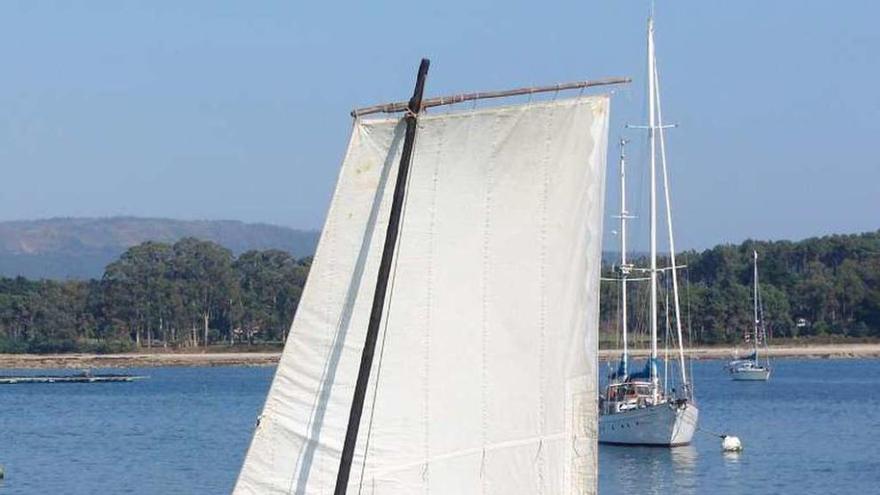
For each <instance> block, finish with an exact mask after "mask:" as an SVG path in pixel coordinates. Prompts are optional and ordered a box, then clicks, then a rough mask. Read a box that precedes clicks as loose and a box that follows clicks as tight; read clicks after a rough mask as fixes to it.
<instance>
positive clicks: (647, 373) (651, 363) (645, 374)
mask: <svg viewBox="0 0 880 495" xmlns="http://www.w3.org/2000/svg"><path fill="white" fill-rule="evenodd" d="M652 367H653V368H654V375H656V374H657V360H656V359H648V362H646V363H645V368H644V369H642V371H639V372H637V373H633V374H632V375H630V376H629V379H630V380H648V379H650V378H651V368H652Z"/></svg>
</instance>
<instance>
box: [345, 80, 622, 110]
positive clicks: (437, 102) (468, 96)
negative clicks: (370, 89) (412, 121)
mask: <svg viewBox="0 0 880 495" xmlns="http://www.w3.org/2000/svg"><path fill="white" fill-rule="evenodd" d="M630 82H632V79H630V78H629V77H609V78H605V79H596V80H593V81H578V82H570V83H562V84H553V85H550V86H533V87H529V88H517V89H508V90H505V91H485V92H481V93H463V94H458V95H452V96H438V97H435V98H428V99H426V100H422V106H421V108H420V110H424V109H426V108H431V107H439V106H441V105H452V104H454V103H462V102H465V101H474V100H487V99H490V98H505V97H508V96H519V95H530V94H536V93H549V92H551V91H565V90H570V89H583V88H591V87H595V86H610V85H614V84H628V83H630ZM408 106H409V102H407V101H398V102H395V103H385V104H383V105H373V106H371V107H364V108H356V109H354V110H352V111H351V116H352V117H355V118H356V117H360V116H363V115H370V114H373V113H396V112H403V111H406V110H407V109H408Z"/></svg>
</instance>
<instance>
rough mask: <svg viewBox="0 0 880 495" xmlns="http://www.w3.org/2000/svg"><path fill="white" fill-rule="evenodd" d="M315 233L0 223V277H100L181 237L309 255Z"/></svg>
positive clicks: (188, 223)
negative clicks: (154, 244)
mask: <svg viewBox="0 0 880 495" xmlns="http://www.w3.org/2000/svg"><path fill="white" fill-rule="evenodd" d="M318 235H319V232H318V231H313V230H295V229H291V228H288V227H280V226H277V225H268V224H261V223H244V222H238V221H231V220H171V219H167V218H136V217H111V218H51V219H47V220H22V221H9V222H0V275H2V276H7V277H15V276H18V275H21V276H24V277H27V278H32V279H39V278H48V279H87V278H99V277H101V275H102V274H103V272H104V267H105V266H106V265H107V264H108V263H110V262H111V261H113V260H115V259H116V258H118V257H119V255H120V254H122V252H123V251H125V250H126V249H128V248H129V247H131V246H134V245H137V244H140V243H141V242H144V241H159V242H174V241H176V240H178V239H181V238H183V237H196V238H199V239H203V240H209V241H214V242H216V243H218V244H220V245H222V246H225V247H226V248H228V249H229V250H231V251H232V252H234V253H235V254H240V253H242V252H244V251H247V250H249V249H281V250H284V251H287V252H289V253H291V254H292V255H293V256H296V257H303V256H308V255H312V254H314V252H315V246H316V245H317V242H318Z"/></svg>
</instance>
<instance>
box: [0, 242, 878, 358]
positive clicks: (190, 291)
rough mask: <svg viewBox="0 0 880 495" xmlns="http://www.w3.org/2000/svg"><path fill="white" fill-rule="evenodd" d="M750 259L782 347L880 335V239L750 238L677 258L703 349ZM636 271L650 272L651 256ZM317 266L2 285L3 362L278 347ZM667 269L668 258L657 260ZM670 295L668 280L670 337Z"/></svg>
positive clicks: (643, 322) (234, 265)
mask: <svg viewBox="0 0 880 495" xmlns="http://www.w3.org/2000/svg"><path fill="white" fill-rule="evenodd" d="M753 251H757V252H758V256H759V269H760V278H761V280H760V282H761V294H762V299H763V306H764V314H765V324H766V326H767V327H768V330H769V332H770V334H771V335H772V336H775V337H777V338H778V337H784V338H801V337H816V336H839V337H858V338H865V337H872V338H877V337H880V231H878V232H872V233H867V234H858V235H835V236H827V237H821V238H814V239H807V240H804V241H799V242H789V241H778V242H763V241H751V240H750V241H746V242H743V243H741V244H739V245H721V246H716V247H714V248H711V249H708V250H705V251H702V252H697V251H687V252H683V253H680V254H679V255H678V257H677V260H676V261H677V262H678V263H679V264H684V265H687V267H686V268H684V269H683V270H681V272H680V274H679V282H680V285H681V295H682V297H681V305H682V310H683V313H682V319H683V327H684V328H685V329H686V330H687V331H688V333H689V334H690V340H691V341H693V343H695V344H709V345H712V344H730V343H736V342H740V341H741V340H742V338H743V335H744V333H745V332H746V331H747V330H748V329H750V328H751V326H752V289H751V284H752V256H753V255H752V253H753ZM635 263H636V264H637V265H640V266H646V263H645V260H644V259H638V258H637V259H636V260H635ZM310 264H311V259H310V258H304V259H296V258H294V257H292V256H291V255H290V254H288V253H286V252H284V251H279V250H265V251H248V252H245V253H243V254H241V255H240V256H238V257H235V256H233V254H232V253H231V252H230V251H229V250H228V249H225V248H223V247H221V246H219V245H217V244H215V243H213V242H209V241H201V240H197V239H194V238H186V239H182V240H180V241H178V242H176V243H174V244H165V243H159V242H146V243H143V244H140V245H137V246H134V247H132V248H130V249H128V250H127V251H126V252H125V253H124V254H122V256H120V257H119V259H117V260H116V261H114V262H112V263H110V264H109V265H108V266H107V267H106V269H105V271H104V274H103V276H102V277H101V279H99V280H86V281H80V280H68V281H55V280H28V279H25V278H22V277H18V278H0V352H36V353H46V352H72V351H80V352H120V351H129V350H134V349H139V348H156V347H162V348H196V347H205V346H208V345H213V344H225V345H238V344H259V343H280V342H282V341H283V340H284V339H285V338H286V333H287V331H288V329H289V328H290V323H291V320H292V318H293V315H294V313H295V312H296V308H297V305H298V303H299V300H300V296H301V294H302V290H303V286H304V285H305V281H306V277H307V275H308V271H309V267H310ZM666 265H668V260H661V261H660V266H666ZM604 273H605V276H606V277H609V278H613V277H614V276H615V274H616V271H615V267H614V266H613V265H611V264H608V265H606V266H605V270H604ZM634 276H635V277H639V274H638V272H636V273H635V274H634ZM668 284H669V280H665V281H664V280H662V278H661V290H660V294H661V302H660V307H659V311H660V312H661V315H660V318H661V321H662V322H664V324H661V326H665V314H666V308H667V307H668V306H667V303H666V294H667V293H668V289H667V286H668ZM601 287H602V288H601V294H600V300H601V305H600V311H601V314H600V320H601V329H602V332H603V338H604V340H605V342H606V343H608V342H609V341H611V343H612V344H613V339H614V336H615V335H616V332H615V329H616V328H617V324H618V323H617V314H618V313H617V311H618V308H619V305H618V301H619V296H618V285H617V284H616V283H613V282H603V283H602V286H601ZM647 289H648V287H647V284H645V283H643V282H638V281H633V282H632V283H631V284H630V290H629V293H628V297H629V299H630V303H631V304H630V311H629V315H630V318H631V320H630V322H629V323H630V328H631V329H633V333H634V334H635V337H636V338H638V336H639V334H640V333H641V335H642V337H644V334H645V333H646V330H647V327H648V324H647V321H648V318H647V314H648V312H647V308H648V307H649V305H648V301H649V299H648V297H649V295H648V290H647ZM670 312H671V311H670Z"/></svg>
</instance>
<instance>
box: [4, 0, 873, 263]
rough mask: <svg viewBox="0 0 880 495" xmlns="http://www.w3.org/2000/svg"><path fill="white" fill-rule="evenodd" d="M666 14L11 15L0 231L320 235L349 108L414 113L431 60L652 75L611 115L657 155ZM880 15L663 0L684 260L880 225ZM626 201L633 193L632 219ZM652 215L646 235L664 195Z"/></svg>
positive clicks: (520, 79) (368, 9)
mask: <svg viewBox="0 0 880 495" xmlns="http://www.w3.org/2000/svg"><path fill="white" fill-rule="evenodd" d="M647 10H648V2H647V1H641V0H607V1H585V0H579V1H573V2H558V3H554V2H544V3H541V4H538V3H535V2H513V1H506V2H478V1H458V0H454V1H445V2H430V3H429V2H411V1H410V2H403V1H394V2H369V4H368V3H367V2H359V3H351V4H345V3H333V2H271V1H266V2H244V1H240V2H229V1H218V0H211V1H207V0H189V1H186V2H172V1H143V2H133V1H122V0H108V1H98V0H93V1H88V2H85V1H82V2H76V1H59V2H49V1H41V2H34V1H31V0H24V1H11V0H9V1H4V2H2V3H0V65H2V70H0V74H2V75H0V166H2V170H3V179H2V187H0V220H11V219H28V218H40V217H51V216H107V215H120V214H125V215H139V216H168V217H174V218H209V219H239V220H245V221H261V222H269V223H275V224H281V225H288V226H293V227H300V228H318V227H320V226H321V223H322V221H323V216H324V211H325V210H326V208H327V204H328V201H329V196H330V193H331V189H332V186H333V182H334V180H335V176H336V173H337V168H338V165H339V161H340V159H341V156H342V153H343V151H344V147H345V144H346V141H347V139H348V132H349V129H350V124H351V123H350V119H349V117H348V111H349V110H350V109H351V108H352V107H355V106H361V105H367V104H372V103H377V102H385V101H390V100H399V99H404V98H406V97H407V96H408V94H409V93H410V91H411V87H412V79H413V75H414V71H415V68H416V66H417V64H418V60H419V58H420V57H421V56H428V57H430V58H431V59H432V69H431V74H430V76H429V82H428V94H433V95H436V94H446V93H453V92H460V91H470V90H481V89H502V88H509V87H516V86H521V85H530V84H541V83H553V82H560V81H568V80H578V79H584V78H591V77H601V76H613V75H630V76H633V77H634V78H635V79H636V81H635V83H634V84H633V85H632V86H631V87H630V88H626V89H622V90H620V91H618V92H617V94H616V96H615V99H614V101H613V114H614V127H613V128H612V139H615V138H616V137H618V136H620V135H621V134H623V133H626V134H627V135H629V137H632V138H635V139H634V141H639V140H640V139H641V138H640V136H638V135H637V134H633V133H632V131H624V130H623V124H625V123H627V122H638V121H641V120H643V117H640V116H641V115H643V108H644V103H643V100H644V98H643V87H644V79H643V76H644V72H645V69H644V63H645V62H644V43H645V41H644V29H645V18H646V14H647ZM878 16H880V3H878V2H874V1H859V0H850V1H847V2H845V6H843V5H842V3H841V2H825V1H808V0H774V1H772V2H768V1H766V0H740V1H737V2H729V1H721V0H718V1H713V0H677V1H675V2H671V1H659V2H657V44H658V57H659V63H660V71H661V78H662V84H663V92H664V94H663V96H664V116H665V117H666V118H667V120H670V121H675V122H677V123H679V124H680V128H678V129H676V130H674V131H671V134H670V136H669V151H670V166H671V167H672V180H673V203H674V208H675V215H676V223H677V225H676V231H677V233H678V242H679V246H680V247H697V248H700V247H706V246H710V245H713V244H715V243H718V242H739V241H741V240H743V239H745V238H750V237H751V238H759V239H783V238H787V239H797V238H803V237H808V236H813V235H819V234H825V233H832V232H841V233H844V232H858V231H866V230H876V229H878V228H880V158H878V156H880V153H878V151H877V141H878V140H877V137H876V136H877V135H878V134H880V132H878V131H880V95H878V89H877V88H880V63H878V62H880V60H878V59H880V30H878V29H877V28H876V24H875V22H874V20H875V19H876V18H878ZM635 148H638V147H635ZM615 155H616V150H614V149H612V150H611V151H610V154H609V158H610V159H611V162H610V163H612V164H614V165H615V166H616V163H615V159H614V156H615ZM639 155H640V153H639V152H638V150H637V149H633V159H634V162H633V163H632V165H631V168H632V169H633V172H632V175H633V177H634V178H633V182H634V183H636V182H637V181H638V178H639V177H641V178H644V167H643V164H642V163H641V162H639V161H638V158H639ZM614 170H615V169H614V168H612V169H611V170H610V172H612V173H609V177H610V178H612V179H613V178H614V177H615V174H614V173H613V171H614ZM638 191H642V192H644V189H643V188H640V186H639V185H638V184H637V183H636V184H634V185H633V188H632V193H633V195H634V196H635V195H636V193H637V192H638ZM616 194H617V191H616V182H614V180H611V181H610V182H609V189H608V197H609V203H610V206H612V207H613V206H614V205H616V201H617V200H616ZM632 202H633V204H634V209H635V210H636V213H640V214H641V215H642V220H643V219H644V217H645V216H646V215H645V213H644V212H643V211H641V210H644V208H646V201H644V200H642V201H636V200H635V198H633V200H632ZM611 213H612V212H609V214H611ZM642 220H640V221H642ZM609 227H611V225H610V224H609ZM642 227H643V225H636V226H635V229H637V230H639V232H640V233H639V234H637V235H634V243H635V245H636V247H637V248H638V247H639V246H640V245H641V246H644V245H645V243H644V239H645V236H644V234H643V231H644V228H642ZM609 230H610V229H609ZM608 242H609V244H610V243H613V242H615V241H614V240H613V239H609V241H608Z"/></svg>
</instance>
